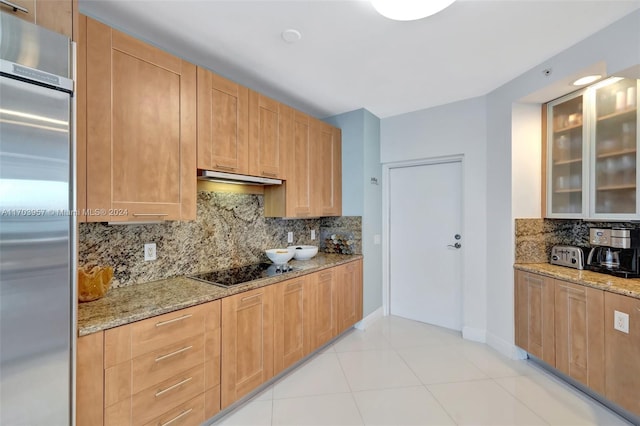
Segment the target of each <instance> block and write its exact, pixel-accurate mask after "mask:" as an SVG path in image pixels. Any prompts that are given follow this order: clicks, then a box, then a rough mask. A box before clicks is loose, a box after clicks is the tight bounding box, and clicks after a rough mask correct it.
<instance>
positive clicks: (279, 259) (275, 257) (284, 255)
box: [264, 248, 295, 265]
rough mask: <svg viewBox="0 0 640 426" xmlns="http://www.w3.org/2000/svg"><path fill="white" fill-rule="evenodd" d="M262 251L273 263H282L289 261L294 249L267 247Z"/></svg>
mask: <svg viewBox="0 0 640 426" xmlns="http://www.w3.org/2000/svg"><path fill="white" fill-rule="evenodd" d="M264 252H265V253H266V254H267V257H268V258H269V260H271V261H272V262H273V264H274V265H284V264H285V263H287V262H288V261H290V260H291V259H292V258H293V255H294V254H295V250H294V249H292V248H277V249H269V250H265V251H264Z"/></svg>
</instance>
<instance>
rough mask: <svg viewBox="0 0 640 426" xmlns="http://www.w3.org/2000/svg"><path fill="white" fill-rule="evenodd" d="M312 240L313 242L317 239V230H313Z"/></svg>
mask: <svg viewBox="0 0 640 426" xmlns="http://www.w3.org/2000/svg"><path fill="white" fill-rule="evenodd" d="M311 239H312V240H315V239H316V230H315V229H312V230H311Z"/></svg>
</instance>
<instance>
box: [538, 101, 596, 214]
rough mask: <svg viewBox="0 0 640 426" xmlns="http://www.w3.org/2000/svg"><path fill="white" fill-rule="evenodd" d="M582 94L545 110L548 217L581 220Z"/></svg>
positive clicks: (582, 200)
mask: <svg viewBox="0 0 640 426" xmlns="http://www.w3.org/2000/svg"><path fill="white" fill-rule="evenodd" d="M582 93H583V92H578V93H577V94H571V95H568V96H565V97H563V98H560V99H559V100H557V101H554V102H551V103H549V104H548V106H547V107H546V123H545V125H546V127H547V130H546V132H545V136H546V139H545V143H546V156H547V163H546V164H547V176H546V178H547V185H546V191H547V193H546V205H547V211H546V215H547V217H554V218H581V217H583V215H584V209H585V207H586V206H585V204H584V201H585V198H584V197H583V187H584V182H585V180H586V177H587V175H586V172H587V170H586V167H585V168H583V158H585V149H586V148H587V145H586V143H585V142H584V141H585V132H586V130H585V128H586V124H585V120H583V102H584V99H583V95H582Z"/></svg>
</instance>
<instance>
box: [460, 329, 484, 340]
mask: <svg viewBox="0 0 640 426" xmlns="http://www.w3.org/2000/svg"><path fill="white" fill-rule="evenodd" d="M462 338H463V339H465V340H471V341H472V342H480V343H485V342H486V341H487V330H484V329H481V328H474V327H467V326H464V327H462Z"/></svg>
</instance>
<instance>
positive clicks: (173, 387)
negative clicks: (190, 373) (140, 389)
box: [156, 377, 193, 398]
mask: <svg viewBox="0 0 640 426" xmlns="http://www.w3.org/2000/svg"><path fill="white" fill-rule="evenodd" d="M192 379H193V377H189V378H188V379H184V380H182V381H180V382H178V383H176V384H175V385H171V386H169V387H168V388H166V389H162V390H159V391H158V392H156V398H157V397H159V396H160V395H164V394H165V393H167V392H169V391H171V390H174V389H175V388H177V387H180V386H182V385H184V384H185V383H187V382H190V381H191V380H192Z"/></svg>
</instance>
